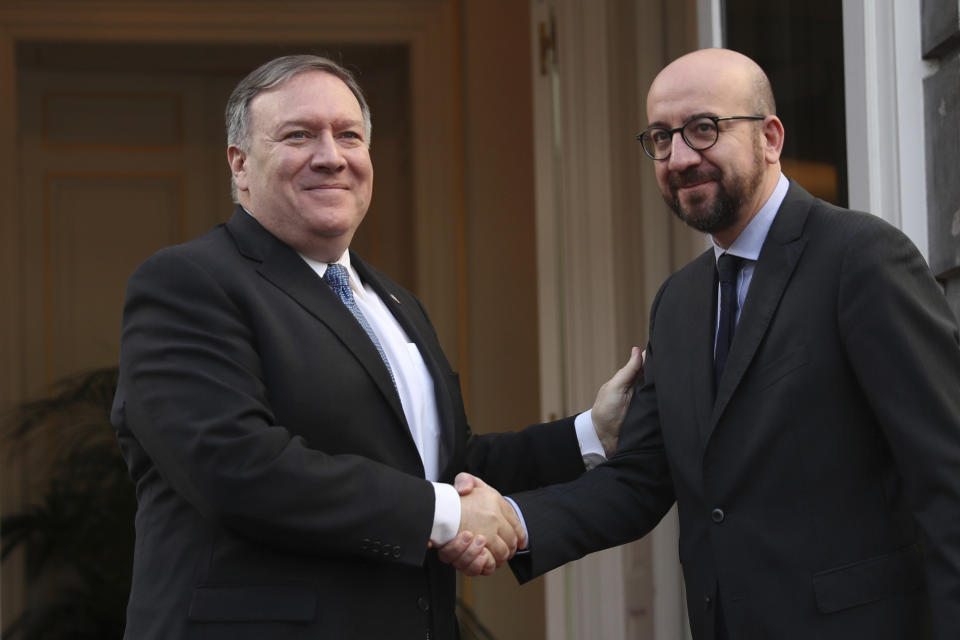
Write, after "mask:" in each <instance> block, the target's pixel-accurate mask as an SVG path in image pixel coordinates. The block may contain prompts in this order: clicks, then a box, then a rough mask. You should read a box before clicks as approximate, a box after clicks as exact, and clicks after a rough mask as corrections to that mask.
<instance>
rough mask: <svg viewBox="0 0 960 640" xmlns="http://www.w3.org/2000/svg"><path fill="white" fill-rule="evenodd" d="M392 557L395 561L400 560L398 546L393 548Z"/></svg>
mask: <svg viewBox="0 0 960 640" xmlns="http://www.w3.org/2000/svg"><path fill="white" fill-rule="evenodd" d="M393 557H394V558H396V559H397V560H399V559H400V546H399V545H397V546H396V547H394V548H393Z"/></svg>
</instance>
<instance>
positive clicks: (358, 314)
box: [323, 263, 397, 388]
mask: <svg viewBox="0 0 960 640" xmlns="http://www.w3.org/2000/svg"><path fill="white" fill-rule="evenodd" d="M323 280H324V282H326V283H327V284H328V285H330V288H331V289H333V292H334V293H335V294H337V297H339V298H340V300H342V301H343V304H344V305H345V306H346V307H347V309H349V310H350V313H352V314H353V317H354V318H356V319H357V322H359V323H360V326H361V327H363V330H364V331H366V332H367V335H368V336H370V341H371V342H372V343H373V346H375V347H376V348H377V353H379V354H380V357H381V358H382V359H383V364H384V365H385V366H386V367H387V372H388V373H389V374H390V380H392V381H393V386H394V388H396V386H397V381H396V379H395V378H394V377H393V369H391V368H390V361H389V360H387V354H386V353H384V352H383V347H382V346H380V341H379V340H378V339H377V334H375V333H374V332H373V328H372V327H371V326H370V323H369V322H367V318H366V316H364V315H363V312H362V311H360V307H358V306H357V302H356V300H354V299H353V290H352V289H351V288H350V276H349V275H348V274H347V269H346V267H344V266H343V265H340V264H336V263H333V264H330V265H328V266H327V270H326V272H325V273H324V274H323Z"/></svg>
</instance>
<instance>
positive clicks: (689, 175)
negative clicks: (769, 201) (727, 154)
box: [663, 144, 764, 234]
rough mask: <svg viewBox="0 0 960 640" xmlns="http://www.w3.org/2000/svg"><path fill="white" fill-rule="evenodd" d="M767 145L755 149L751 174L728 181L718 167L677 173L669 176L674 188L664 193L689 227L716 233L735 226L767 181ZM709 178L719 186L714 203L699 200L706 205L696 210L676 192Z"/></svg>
mask: <svg viewBox="0 0 960 640" xmlns="http://www.w3.org/2000/svg"><path fill="white" fill-rule="evenodd" d="M763 164H764V159H763V147H762V146H761V145H760V144H757V146H756V147H755V148H754V157H753V165H752V168H753V171H751V172H750V174H749V175H740V176H732V177H731V178H730V179H729V180H724V175H723V171H721V170H720V169H718V168H716V167H714V168H712V169H709V170H703V169H701V168H700V167H690V168H689V169H687V170H685V171H683V172H681V173H677V174H673V175H671V176H670V178H669V186H670V191H669V192H667V193H664V194H663V200H664V202H666V203H667V206H668V207H670V208H671V209H672V210H673V212H674V213H675V214H676V215H677V217H678V218H680V220H682V221H683V222H684V224H686V225H687V226H689V227H693V228H694V229H696V230H697V231H702V232H703V233H709V234H716V233H720V232H722V231H726V230H727V229H730V228H731V227H733V226H734V225H735V224H736V223H737V220H738V218H739V216H740V211H741V209H743V206H744V203H745V202H747V200H748V199H749V198H750V197H752V196H753V194H754V193H756V191H757V189H759V188H760V184H761V183H762V182H763ZM705 180H712V181H714V182H715V183H716V185H717V195H716V197H715V198H714V199H713V202H710V203H703V202H700V203H695V206H696V204H699V205H700V206H701V207H702V208H701V209H700V210H699V211H692V210H690V209H687V208H685V207H684V206H683V205H681V204H680V198H679V196H677V195H676V190H677V188H679V187H681V186H684V185H687V184H696V183H698V182H703V181H705Z"/></svg>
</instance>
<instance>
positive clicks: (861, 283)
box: [467, 49, 960, 640]
mask: <svg viewBox="0 0 960 640" xmlns="http://www.w3.org/2000/svg"><path fill="white" fill-rule="evenodd" d="M775 113H776V112H775V106H774V101H773V95H772V92H771V90H770V85H769V82H768V80H767V78H766V76H765V75H764V73H763V71H762V70H761V69H760V68H759V67H758V66H757V65H756V64H755V63H754V62H753V61H751V60H750V59H749V58H746V57H745V56H742V55H740V54H738V53H734V52H732V51H726V50H716V49H714V50H703V51H697V52H694V53H691V54H688V55H686V56H684V57H681V58H679V59H678V60H676V61H674V62H673V63H672V64H670V65H669V66H667V67H666V68H665V69H664V70H663V71H662V72H661V73H660V74H659V75H658V76H657V78H656V79H655V80H654V82H653V84H652V86H651V88H650V92H649V95H648V99H647V115H648V117H649V122H650V127H649V128H648V129H647V130H646V131H644V132H643V133H642V134H641V135H640V136H639V138H640V141H641V143H642V144H643V147H644V150H645V151H646V153H647V154H648V155H649V156H650V157H651V158H653V162H654V168H655V171H656V177H657V181H658V184H659V186H660V189H661V191H662V192H663V196H664V198H665V199H666V201H667V203H668V204H669V205H670V206H671V207H672V208H673V209H674V211H676V213H677V215H679V216H680V217H681V218H682V219H683V220H685V221H686V222H687V223H689V224H690V225H691V226H693V227H695V228H697V229H699V230H702V231H704V232H706V233H709V234H710V235H711V236H712V239H713V243H714V247H713V248H711V249H709V250H708V251H706V252H705V253H704V254H703V255H701V256H700V257H699V258H697V259H695V260H694V261H693V262H691V263H690V264H688V265H687V266H685V267H684V268H682V269H681V270H679V271H678V272H677V273H675V274H673V275H672V276H671V277H670V278H669V279H668V280H667V281H666V282H665V283H664V284H663V286H662V288H661V289H660V291H659V292H658V294H657V296H656V298H655V300H654V303H653V306H652V310H651V319H650V340H649V345H648V349H647V361H646V367H645V374H644V382H643V385H642V386H641V387H640V388H639V389H638V390H637V392H636V393H635V395H634V397H633V401H632V403H631V406H630V409H629V412H628V415H627V419H626V421H625V423H624V425H623V430H622V432H621V436H620V443H619V446H618V448H617V453H616V454H615V456H614V457H613V458H612V459H611V460H610V461H608V462H607V464H604V465H601V466H599V467H597V469H595V470H593V471H591V472H589V473H587V474H585V475H583V476H581V477H580V478H579V479H578V480H576V481H573V482H572V483H568V484H563V485H560V486H557V487H548V488H544V489H540V490H536V491H533V492H529V493H520V494H518V495H515V496H512V497H513V498H514V499H515V501H516V503H517V504H518V505H519V509H520V512H521V513H522V514H523V517H524V520H525V523H526V526H527V530H528V532H529V538H528V540H529V553H526V554H518V555H517V556H516V557H515V558H514V560H513V561H512V562H511V565H512V567H513V568H514V571H515V572H516V574H517V575H518V577H519V578H520V579H521V580H526V579H529V578H530V577H532V576H535V575H539V574H541V573H544V572H545V571H548V570H549V569H552V568H554V567H556V566H559V565H561V564H563V563H565V562H568V561H570V560H573V559H576V558H579V557H581V556H583V555H584V554H586V553H589V552H592V551H596V550H598V549H602V548H605V547H609V546H613V545H617V544H622V543H624V542H628V541H630V540H633V539H636V538H638V537H640V536H642V535H644V534H646V533H647V532H648V531H650V529H651V528H653V527H654V525H655V524H656V523H657V522H658V521H659V520H660V518H661V517H662V516H663V515H664V514H665V513H666V512H667V510H668V509H669V508H670V506H671V505H672V504H673V503H674V501H676V503H677V505H678V509H679V517H680V561H681V563H682V565H683V571H684V578H685V583H686V592H687V605H688V612H689V616H690V622H691V627H692V631H693V637H694V638H695V639H696V640H713V639H715V638H730V639H732V640H762V639H776V640H811V639H814V638H816V639H817V640H852V639H861V638H863V639H867V638H869V639H870V640H884V639H888V640H905V639H906V638H911V639H914V638H916V639H928V638H937V639H938V640H955V639H956V638H957V637H960V348H958V332H957V324H956V319H955V318H954V317H953V315H952V314H951V312H950V310H949V308H948V307H947V304H946V301H945V299H944V296H943V295H942V291H941V290H940V288H939V286H938V284H937V283H936V281H935V280H934V278H933V277H932V276H931V274H930V272H929V269H928V267H927V265H926V263H925V262H924V260H923V258H922V257H921V256H920V254H919V253H918V252H917V250H916V249H915V247H914V246H913V245H912V244H911V242H910V241H909V240H908V239H907V238H906V237H905V236H904V235H903V234H902V233H900V232H899V231H898V230H897V229H895V228H893V227H891V226H890V225H888V224H886V223H885V222H884V221H882V220H880V219H879V218H876V217H874V216H871V215H868V214H864V213H855V212H851V211H847V210H844V209H840V208H838V207H834V206H831V205H829V204H827V203H825V202H822V201H820V200H818V199H816V198H814V197H812V196H810V195H809V194H808V193H807V192H806V191H804V190H803V189H802V188H801V187H800V186H799V185H797V184H796V183H792V182H789V181H788V180H786V179H785V178H784V177H783V175H782V174H781V171H780V163H779V157H780V151H781V149H782V145H783V139H784V131H783V125H782V124H781V123H780V120H779V119H778V118H777V117H776V115H774V114H775ZM807 135H816V132H808V133H807ZM726 256H733V258H730V257H726ZM728 262H733V264H732V268H730V269H729V270H730V271H731V272H732V275H730V276H729V277H727V275H726V274H725V273H720V274H719V275H718V271H719V272H725V271H727V266H726V265H725V264H723V263H728ZM737 263H739V265H738V264H737ZM718 264H719V265H720V266H719V268H718ZM718 280H719V281H720V285H719V286H718V284H717V282H718ZM733 327H735V328H736V331H735V333H733V331H732V329H733ZM730 333H732V334H733V337H732V343H731V342H730V341H729V336H730ZM724 334H725V335H724ZM467 555H468V556H469V554H467Z"/></svg>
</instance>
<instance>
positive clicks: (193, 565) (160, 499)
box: [113, 208, 583, 640]
mask: <svg viewBox="0 0 960 640" xmlns="http://www.w3.org/2000/svg"><path fill="white" fill-rule="evenodd" d="M351 260H352V263H353V264H354V266H355V267H356V269H357V271H358V272H359V274H360V276H361V278H362V279H363V280H364V281H365V282H367V283H369V284H370V285H371V286H373V287H374V289H376V291H377V292H378V294H379V295H380V297H381V298H382V299H383V300H384V302H385V303H386V304H387V305H388V306H389V307H390V309H391V311H392V312H393V313H394V315H395V316H396V318H397V320H398V321H399V322H400V324H401V325H402V326H403V328H404V330H405V331H406V333H407V335H408V336H409V337H410V339H411V340H413V341H415V342H416V344H417V346H418V347H419V350H420V353H421V354H422V355H423V358H424V360H425V362H426V363H427V366H428V367H429V370H430V373H431V375H432V377H433V381H434V384H435V386H436V397H437V403H438V410H439V416H440V423H441V426H442V429H443V433H442V438H441V468H442V470H443V471H442V480H444V481H447V482H452V480H453V477H454V475H455V474H456V473H457V472H458V471H461V470H468V471H471V472H472V473H475V474H477V475H479V476H482V477H484V478H486V479H487V480H488V481H489V482H490V483H491V484H492V485H494V486H496V487H498V488H499V489H501V490H502V491H511V490H518V489H522V488H532V487H535V486H539V485H542V484H546V483H550V482H556V481H560V480H566V479H570V478H573V477H575V476H576V475H578V474H579V473H581V472H582V471H583V463H582V460H581V458H580V452H579V448H578V445H577V442H576V438H575V435H574V431H573V430H572V429H571V428H570V427H569V425H568V424H566V423H561V424H554V425H539V426H535V427H530V428H528V429H526V430H524V431H522V432H518V433H508V434H504V435H500V436H475V435H471V433H470V430H469V428H468V426H467V422H466V418H465V416H464V412H463V404H462V400H461V396H460V389H459V383H458V379H457V375H456V374H455V373H454V372H453V371H452V370H451V368H450V365H449V364H448V362H447V360H446V358H445V357H444V354H443V352H442V351H441V348H440V345H439V343H438V341H437V337H436V335H435V334H434V331H433V328H432V326H431V324H430V322H429V320H428V318H427V315H426V313H425V312H424V310H423V308H422V306H421V305H420V303H419V302H418V301H417V299H416V298H414V297H413V296H412V295H411V294H410V293H409V292H407V291H405V290H404V289H402V288H401V287H399V286H398V285H397V284H396V283H394V282H392V281H391V280H390V279H389V278H387V277H386V276H384V275H383V274H382V273H379V272H378V271H376V270H375V269H373V268H371V267H369V266H368V265H366V264H365V263H363V262H362V261H361V260H360V259H359V258H357V257H356V256H353V257H352V258H351ZM113 422H114V424H115V426H116V428H117V435H118V439H119V442H120V446H121V449H122V451H123V455H124V457H125V458H126V460H127V463H128V465H129V468H130V472H131V475H132V477H133V479H134V480H135V482H136V489H137V498H138V503H139V508H138V512H137V518H136V531H137V533H136V535H137V539H136V552H135V557H134V575H133V585H132V591H131V595H130V601H129V606H128V620H127V630H126V636H125V637H126V638H128V639H129V640H149V639H157V640H170V639H173V638H176V639H188V638H197V639H200V638H203V639H204V640H211V639H213V640H216V639H224V640H227V639H229V640H240V639H243V638H251V639H253V638H256V639H258V640H262V639H263V638H270V639H271V640H276V639H281V638H298V639H299V638H303V639H306V638H310V639H311V640H315V639H317V638H417V639H422V638H425V637H427V634H428V632H429V634H430V637H431V638H453V637H455V635H456V623H455V619H454V597H455V588H454V573H453V571H452V570H451V569H450V568H449V567H448V566H447V565H444V564H442V563H440V562H439V561H438V560H437V557H436V553H435V552H433V551H430V552H428V550H427V542H428V539H429V535H430V529H431V526H432V522H433V511H434V493H433V489H432V487H431V485H430V484H429V483H428V482H427V481H426V480H425V479H424V477H423V473H424V472H423V466H422V463H421V460H420V457H419V454H418V452H417V449H416V447H415V445H414V442H413V439H412V438H411V436H410V432H409V429H408V426H407V424H406V419H405V417H404V414H403V410H402V407H401V404H400V400H399V398H398V396H397V393H396V391H395V389H394V387H393V385H392V383H391V380H390V376H389V373H388V371H387V370H386V368H385V366H384V364H383V361H382V360H381V359H380V356H379V355H378V353H377V351H376V349H375V347H374V346H373V344H372V343H371V342H370V339H369V338H368V337H367V335H366V334H365V333H364V331H363V329H362V328H360V326H359V324H357V322H356V320H355V319H354V318H353V316H352V315H351V314H350V312H349V311H348V310H347V309H346V308H345V307H344V305H343V304H342V303H341V302H340V300H339V299H338V298H337V297H336V295H335V294H334V293H333V292H332V291H331V290H330V288H329V287H328V286H327V285H326V284H324V283H323V282H322V280H320V278H318V277H317V275H316V273H315V272H314V271H313V270H312V269H311V268H310V267H309V266H308V265H307V264H306V263H305V262H304V261H303V260H302V259H301V258H300V257H299V256H298V255H297V254H296V253H295V252H294V251H293V250H291V249H290V248H289V247H287V246H286V245H284V244H283V243H282V242H280V241H279V240H277V239H276V238H275V237H274V236H272V235H271V234H270V233H268V232H267V231H266V230H264V229H263V228H262V227H261V226H260V225H259V223H258V222H257V221H256V220H255V219H254V218H252V217H251V216H249V215H248V214H246V213H245V212H243V211H242V210H241V209H239V208H238V210H237V211H236V212H235V213H234V215H233V217H232V219H231V220H230V221H229V222H228V223H227V224H225V225H220V226H219V227H217V228H215V229H213V230H212V231H210V232H209V233H207V234H206V235H204V236H202V237H200V238H198V239H196V240H193V241H190V242H188V243H186V244H183V245H179V246H176V247H170V248H167V249H164V250H162V251H160V252H158V253H157V254H155V255H154V256H153V257H151V258H150V259H148V260H147V261H146V262H145V263H144V264H143V265H141V266H140V267H139V268H138V269H137V271H136V272H135V273H134V275H133V276H132V278H131V279H130V283H129V286H128V290H127V299H126V303H125V306H124V328H123V340H122V347H121V357H120V383H119V388H118V391H117V396H116V399H115V403H114V412H113Z"/></svg>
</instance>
